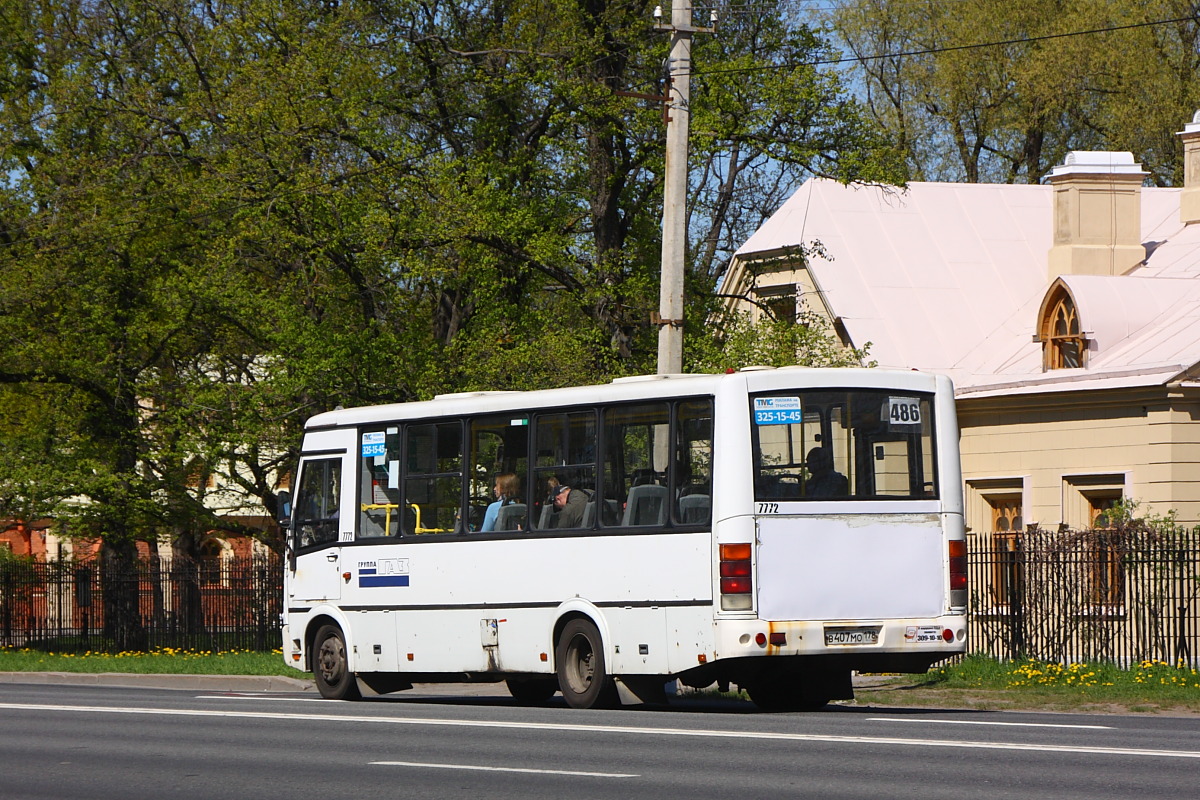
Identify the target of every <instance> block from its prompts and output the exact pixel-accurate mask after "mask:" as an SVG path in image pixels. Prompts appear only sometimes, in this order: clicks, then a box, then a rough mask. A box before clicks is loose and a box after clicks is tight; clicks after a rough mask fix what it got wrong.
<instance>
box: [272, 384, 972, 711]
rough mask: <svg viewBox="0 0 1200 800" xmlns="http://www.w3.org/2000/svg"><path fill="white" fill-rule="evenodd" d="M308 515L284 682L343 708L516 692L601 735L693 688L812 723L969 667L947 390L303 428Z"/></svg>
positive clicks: (396, 410)
mask: <svg viewBox="0 0 1200 800" xmlns="http://www.w3.org/2000/svg"><path fill="white" fill-rule="evenodd" d="M502 488H503V491H502V492H500V491H499V490H501V489H502ZM498 493H500V494H502V495H503V496H502V497H500V498H498V497H497V494H498ZM493 504H495V506H494V507H492V508H491V509H490V513H489V506H492V505H493ZM293 506H294V508H293V509H292V512H291V518H290V533H289V542H290V543H289V549H290V554H289V558H288V559H287V566H286V567H285V569H286V575H285V593H286V597H285V603H284V607H285V612H284V618H283V650H284V659H285V661H286V662H287V663H289V664H291V665H293V666H294V667H297V668H298V669H301V670H305V671H311V672H313V673H314V676H315V679H316V683H317V686H318V688H319V689H320V691H321V694H322V695H324V696H325V697H330V698H340V699H353V698H357V697H360V696H361V692H362V691H364V690H369V691H373V692H387V691H396V690H400V689H406V688H410V687H411V684H412V683H414V682H443V681H444V682H464V681H501V680H503V681H506V682H507V684H508V687H509V689H510V691H511V692H512V694H513V695H514V696H515V697H516V698H517V699H519V700H521V701H525V702H540V701H545V700H548V699H549V698H550V697H551V696H552V695H553V694H554V693H555V692H556V691H561V692H562V694H563V696H564V698H565V699H566V701H567V703H568V704H569V705H571V706H573V707H577V708H591V707H598V706H606V705H612V704H616V703H618V702H653V701H665V699H666V694H665V692H664V684H665V683H667V682H669V681H674V680H678V681H680V682H682V683H683V684H685V685H688V686H696V687H702V686H709V685H711V684H713V683H714V682H716V683H717V684H718V685H724V684H726V683H733V684H736V685H737V686H738V687H741V688H744V689H746V690H747V691H748V693H749V695H750V697H751V699H752V700H753V701H754V702H755V703H756V704H757V705H758V706H760V707H762V708H767V709H796V708H816V707H820V706H822V705H824V704H826V703H827V702H829V701H830V700H834V699H849V698H851V697H852V696H853V691H852V687H851V672H852V671H854V670H859V671H871V672H881V671H886V672H923V671H925V670H926V669H928V668H929V666H930V665H931V664H933V663H934V662H937V661H939V660H941V659H945V658H947V657H948V656H951V655H954V654H957V653H961V652H963V650H964V648H965V646H966V642H965V636H966V628H967V624H966V623H967V620H966V602H967V601H966V596H967V592H966V552H965V543H964V526H963V506H962V490H961V480H960V468H959V455H958V428H957V421H956V419H955V409H954V400H953V392H952V387H951V384H950V381H949V380H948V379H947V378H945V377H943V376H933V375H928V374H922V373H918V372H897V371H886V370H878V369H862V370H859V369H829V370H825V369H806V368H800V367H794V368H783V369H748V370H743V371H741V372H737V373H732V374H727V375H671V376H646V377H636V378H624V379H619V380H616V381H613V382H612V383H611V384H608V385H603V386H585V387H577V388H567V389H553V390H546V391H535V392H480V393H470V394H461V395H444V396H439V397H437V398H435V399H434V400H432V401H429V402H419V403H405V404H396V405H385V406H377V407H369V408H352V409H345V410H337V411H332V412H329V413H325V414H320V415H318V416H316V417H313V418H312V419H311V420H310V421H309V422H308V425H307V428H306V431H305V435H304V440H303V445H302V452H301V454H300V462H299V469H298V474H297V481H296V483H295V497H294V503H293Z"/></svg>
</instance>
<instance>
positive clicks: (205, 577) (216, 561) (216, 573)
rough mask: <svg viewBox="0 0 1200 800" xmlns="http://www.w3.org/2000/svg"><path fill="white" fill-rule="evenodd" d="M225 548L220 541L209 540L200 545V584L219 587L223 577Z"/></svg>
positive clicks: (223, 581)
mask: <svg viewBox="0 0 1200 800" xmlns="http://www.w3.org/2000/svg"><path fill="white" fill-rule="evenodd" d="M224 558H225V546H224V544H223V543H222V542H221V540H220V539H215V538H210V539H206V540H204V542H203V543H202V544H201V545H200V582H201V583H203V584H207V585H209V586H221V585H224V583H225V576H224V569H223V567H224Z"/></svg>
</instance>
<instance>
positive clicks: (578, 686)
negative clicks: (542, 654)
mask: <svg viewBox="0 0 1200 800" xmlns="http://www.w3.org/2000/svg"><path fill="white" fill-rule="evenodd" d="M554 660H555V662H556V664H555V666H556V670H557V672H558V687H559V689H560V690H561V691H562V695H563V699H565V700H566V701H567V705H569V706H571V708H611V707H613V706H614V705H616V702H617V687H616V684H615V683H613V679H612V676H611V675H609V674H608V671H607V668H606V665H605V663H604V642H603V641H602V640H601V638H600V631H598V630H596V626H595V625H593V624H592V623H591V621H590V620H586V619H578V618H577V619H573V620H571V621H570V622H568V623H567V624H566V626H565V627H564V628H563V631H562V634H561V635H560V636H559V637H558V646H557V647H556V648H555V651H554Z"/></svg>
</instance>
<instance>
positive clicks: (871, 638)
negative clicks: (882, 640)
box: [825, 628, 879, 645]
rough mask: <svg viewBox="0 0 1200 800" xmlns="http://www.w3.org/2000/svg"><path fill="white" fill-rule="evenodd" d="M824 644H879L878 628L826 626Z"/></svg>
mask: <svg viewBox="0 0 1200 800" xmlns="http://www.w3.org/2000/svg"><path fill="white" fill-rule="evenodd" d="M825 644H826V645H843V644H879V628H826V629H825Z"/></svg>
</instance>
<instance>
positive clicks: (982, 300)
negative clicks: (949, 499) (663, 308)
mask: <svg viewBox="0 0 1200 800" xmlns="http://www.w3.org/2000/svg"><path fill="white" fill-rule="evenodd" d="M1051 191H1052V189H1051V187H1049V186H1030V185H1001V184H963V183H911V184H909V186H908V188H907V189H904V190H899V189H895V188H892V187H879V186H843V185H842V184H839V183H837V182H834V181H829V180H824V179H813V180H810V181H808V182H806V183H805V184H804V185H803V186H802V187H801V188H800V189H799V190H798V191H797V192H796V193H795V194H794V195H793V196H792V197H791V198H789V199H788V201H787V202H786V203H785V204H784V205H783V207H782V208H780V209H779V211H778V212H776V213H775V214H774V215H772V216H771V218H770V219H768V220H767V221H766V223H764V224H763V226H762V227H761V228H760V229H759V230H758V231H757V232H755V233H754V235H753V236H751V237H750V238H749V240H747V241H746V243H745V244H743V245H742V246H741V248H739V249H738V252H737V256H738V257H739V258H742V259H746V258H753V257H755V256H756V255H769V254H772V253H777V252H780V251H782V250H785V249H787V248H792V247H796V246H798V245H802V244H803V245H811V244H812V243H813V242H814V241H819V242H820V243H821V245H822V247H823V249H824V252H825V254H826V256H825V257H821V256H812V257H811V258H810V260H809V269H810V271H811V273H812V277H813V280H814V283H815V285H816V286H817V287H818V290H819V291H821V293H822V294H823V296H824V300H825V304H826V306H827V308H828V309H829V310H830V313H831V314H832V315H833V316H834V317H835V318H839V319H840V320H841V322H842V324H843V325H844V326H845V329H846V331H847V333H848V334H849V335H850V338H851V340H852V341H853V343H854V344H855V345H856V346H862V345H864V344H865V343H867V342H870V343H871V350H870V354H871V357H872V358H874V359H875V360H876V361H878V362H879V364H880V366H887V367H895V368H907V369H911V368H916V369H921V370H928V371H934V372H944V373H947V374H949V375H950V376H951V377H953V378H954V381H955V385H956V387H957V388H958V389H959V392H960V394H963V395H977V394H978V393H980V392H986V393H1001V392H1000V387H1008V390H1009V391H1010V392H1011V390H1012V389H1013V387H1028V389H1026V390H1028V391H1065V390H1076V389H1084V388H1097V387H1096V384H1095V381H1097V380H1100V381H1106V382H1109V383H1110V384H1111V383H1114V382H1115V383H1116V384H1120V385H1129V384H1132V385H1137V384H1138V382H1139V381H1140V382H1141V385H1146V384H1150V383H1162V382H1165V381H1168V380H1171V379H1173V378H1175V377H1176V376H1178V374H1179V373H1180V372H1182V371H1184V370H1186V369H1188V368H1189V367H1191V366H1192V365H1194V364H1196V363H1197V362H1198V361H1200V324H1197V323H1198V322H1200V281H1198V280H1196V278H1200V225H1193V226H1190V227H1186V226H1184V225H1183V224H1182V223H1180V222H1179V192H1180V190H1179V189H1158V188H1144V189H1142V241H1143V242H1144V243H1145V244H1146V245H1147V249H1148V251H1149V256H1148V258H1147V262H1146V264H1145V265H1144V266H1139V267H1137V268H1136V269H1134V270H1133V271H1132V272H1131V273H1129V274H1128V275H1124V276H1113V277H1102V276H1090V275H1071V276H1064V277H1063V279H1062V280H1063V282H1064V283H1065V284H1066V285H1067V287H1068V288H1069V290H1070V291H1071V294H1072V296H1073V297H1074V298H1075V301H1076V304H1077V313H1078V315H1079V319H1080V322H1081V324H1082V326H1083V329H1084V330H1085V331H1086V332H1087V333H1088V335H1089V339H1091V340H1092V342H1093V344H1092V347H1094V348H1095V349H1092V350H1089V354H1088V362H1087V366H1086V367H1085V368H1083V369H1080V370H1055V371H1053V372H1049V373H1047V372H1043V370H1042V355H1041V344H1040V343H1038V342H1036V341H1034V339H1033V335H1034V333H1035V332H1036V330H1037V315H1038V311H1039V309H1040V308H1041V304H1042V301H1043V299H1044V297H1045V295H1046V292H1047V290H1048V289H1049V288H1050V286H1051V285H1052V283H1053V281H1052V280H1051V279H1050V278H1049V276H1048V273H1047V253H1048V252H1049V250H1050V247H1051V244H1052V237H1053V231H1052V222H1053V219H1052V197H1051ZM992 390H996V391H995V392H993V391H992Z"/></svg>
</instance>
